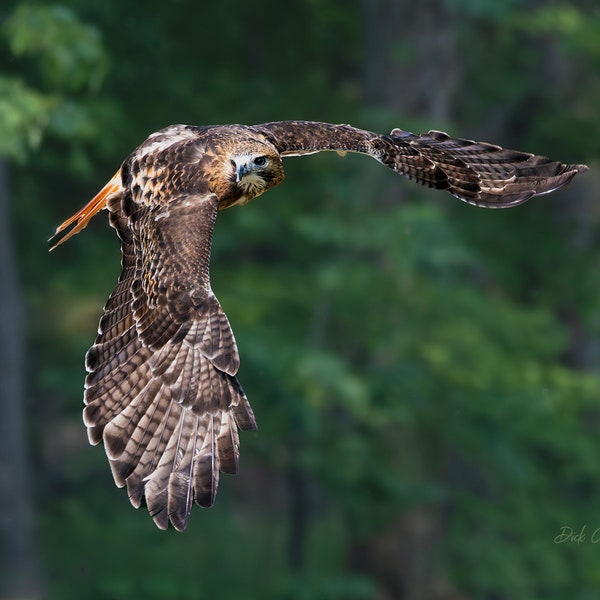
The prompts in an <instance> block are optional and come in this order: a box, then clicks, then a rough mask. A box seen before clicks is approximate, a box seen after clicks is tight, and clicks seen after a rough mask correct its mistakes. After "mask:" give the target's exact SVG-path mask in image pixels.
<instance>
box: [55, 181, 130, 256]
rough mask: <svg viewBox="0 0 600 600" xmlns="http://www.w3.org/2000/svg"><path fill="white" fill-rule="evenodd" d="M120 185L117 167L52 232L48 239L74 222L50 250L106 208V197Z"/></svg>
mask: <svg viewBox="0 0 600 600" xmlns="http://www.w3.org/2000/svg"><path fill="white" fill-rule="evenodd" d="M122 189H123V188H122V186H121V170H120V169H119V170H118V171H117V172H116V173H115V175H114V177H113V178H112V179H111V180H110V181H109V182H108V183H107V184H106V185H105V186H104V187H103V188H102V189H101V190H100V191H99V192H98V193H97V194H96V195H95V196H94V197H93V198H92V199H91V200H90V201H89V202H88V203H87V204H86V205H85V206H84V207H83V208H82V209H81V210H79V211H77V212H76V213H75V214H74V215H73V216H72V217H70V218H69V219H67V220H66V221H65V222H64V223H62V224H61V225H60V226H59V227H58V228H57V229H56V231H55V232H54V235H53V236H52V237H51V238H50V239H49V240H48V241H49V242H51V241H53V240H54V239H55V238H56V236H57V235H58V234H59V233H60V232H61V231H64V230H65V229H66V228H67V227H69V226H70V225H72V224H73V223H75V221H77V223H76V224H75V227H73V229H71V231H69V232H68V233H67V234H65V235H64V236H63V237H62V238H61V239H59V240H58V241H57V242H56V243H55V244H54V245H53V246H52V247H51V248H50V250H54V248H56V246H60V245H61V244H62V243H63V242H66V241H67V240H68V239H69V238H70V237H71V236H73V235H75V234H76V233H79V232H80V231H81V230H82V229H85V227H86V226H87V224H88V223H89V222H90V219H91V218H92V217H93V216H94V215H95V214H96V213H97V212H99V211H101V210H102V209H103V208H106V203H107V202H108V199H109V197H110V196H112V195H113V194H116V193H118V192H120V191H121V190H122Z"/></svg>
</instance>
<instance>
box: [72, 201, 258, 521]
mask: <svg viewBox="0 0 600 600" xmlns="http://www.w3.org/2000/svg"><path fill="white" fill-rule="evenodd" d="M125 202H126V195H125V194H122V195H116V196H114V197H113V198H112V199H110V200H109V206H108V208H109V210H110V211H111V224H112V225H113V226H114V227H115V229H116V230H117V232H118V234H119V237H120V238H121V244H122V252H123V258H122V267H123V269H122V272H121V276H120V278H119V281H118V284H117V287H116V289H115V290H114V291H113V293H112V294H111V296H110V298H109V300H108V302H107V304H106V306H105V308H104V315H103V317H102V319H101V321H100V326H99V330H98V331H99V333H98V337H97V339H96V342H95V344H94V345H93V346H92V347H91V348H90V350H89V352H88V354H87V359H86V366H87V369H88V372H89V373H88V376H87V378H86V390H85V403H86V404H87V406H86V408H85V411H84V420H85V423H86V425H87V427H88V434H89V438H90V441H91V442H92V443H94V444H96V443H98V442H100V441H102V440H104V445H105V449H106V453H107V455H108V457H109V460H110V465H111V469H112V472H113V476H114V479H115V482H116V483H117V485H118V486H119V487H121V486H124V485H127V491H128V493H129V497H130V499H131V502H132V503H133V504H134V505H135V506H139V505H140V502H141V499H142V496H145V497H146V504H147V505H148V509H149V511H150V513H151V514H152V517H153V518H154V521H155V522H156V524H157V525H158V526H159V527H160V528H162V529H166V528H167V527H168V524H169V520H170V521H171V522H172V523H173V525H174V526H175V528H176V529H179V530H182V529H184V528H185V526H186V524H187V520H188V516H189V513H190V510H191V507H192V502H193V501H194V500H195V502H196V503H197V504H200V505H202V506H210V505H212V504H213V502H214V499H215V494H216V491H217V485H218V479H219V470H221V471H223V472H226V473H235V472H236V470H237V466H238V457H239V442H238V432H237V427H238V426H239V427H240V429H255V428H256V423H255V420H254V416H253V414H252V410H251V408H250V405H249V403H248V401H247V399H246V396H245V395H244V392H243V391H242V388H241V387H240V385H239V383H238V381H237V379H236V377H235V374H236V372H237V370H238V366H239V357H238V352H237V347H236V343H235V339H234V337H233V333H232V331H231V328H230V326H229V322H228V320H227V317H226V316H225V314H224V313H223V311H222V309H221V307H220V305H219V302H218V301H217V298H216V297H215V295H214V294H213V292H212V290H211V288H210V281H209V259H210V246H211V239H212V231H213V227H214V222H215V218H216V215H217V209H218V202H217V199H216V198H215V196H213V195H211V194H205V195H192V196H181V197H177V198H171V199H169V204H168V208H165V207H162V208H156V207H143V206H139V205H134V204H130V205H129V206H128V207H124V206H123V203H125ZM126 215H127V216H126Z"/></svg>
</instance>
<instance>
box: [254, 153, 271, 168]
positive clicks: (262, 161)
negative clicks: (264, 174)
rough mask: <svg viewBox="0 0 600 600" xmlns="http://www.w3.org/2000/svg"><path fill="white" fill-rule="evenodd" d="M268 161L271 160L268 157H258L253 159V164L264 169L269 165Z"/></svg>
mask: <svg viewBox="0 0 600 600" xmlns="http://www.w3.org/2000/svg"><path fill="white" fill-rule="evenodd" d="M267 160H269V159H268V158H267V157H266V156H257V157H256V158H254V159H252V162H253V164H255V165H256V166H257V167H264V166H265V165H266V164H267Z"/></svg>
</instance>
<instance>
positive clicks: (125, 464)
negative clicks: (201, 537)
mask: <svg viewBox="0 0 600 600" xmlns="http://www.w3.org/2000/svg"><path fill="white" fill-rule="evenodd" d="M322 150H333V151H338V152H339V153H345V152H358V153H361V154H366V155H368V156H371V157H372V158H374V159H376V160H377V161H379V162H380V163H382V164H383V165H385V166H386V167H389V168H390V169H393V170H394V171H396V172H397V173H400V174H401V175H404V176H406V177H408V178H409V179H412V180H413V181H415V182H416V183H419V184H421V185H424V186H427V187H430V188H434V189H438V190H446V191H448V192H450V193H451V194H452V195H453V196H456V197H457V198H459V199H460V200H463V201H464V202H468V203H469V204H473V205H475V206H481V207H486V208H500V207H509V206H516V205H518V204H521V203H522V202H525V201H526V200H529V199H530V198H532V197H534V196H538V195H541V194H547V193H549V192H552V191H554V190H556V189H558V188H560V187H562V186H563V185H565V184H567V183H568V182H569V181H570V180H571V179H572V178H573V177H574V176H575V175H576V174H577V173H582V172H584V171H585V170H587V167H586V166H585V165H576V164H573V165H570V164H562V163H560V162H556V161H551V160H549V159H547V158H545V157H542V156H535V155H533V154H528V153H525V152H518V151H514V150H506V149H503V148H501V147H499V146H495V145H492V144H487V143H483V142H474V141H470V140H464V139H456V138H452V137H449V136H448V135H447V134H445V133H442V132H440V131H430V132H429V133H426V134H420V135H415V134H413V133H409V132H407V131H402V130H401V129H394V130H393V131H392V132H391V133H390V134H389V135H379V134H376V133H372V132H369V131H364V130H361V129H356V128H354V127H351V126H349V125H332V124H328V123H318V122H308V121H282V122H274V123H266V124H263V125H256V126H244V125H226V126H206V127H196V126H189V125H173V126H171V127H167V128H166V129H162V130H161V131H158V132H156V133H153V134H152V135H151V136H150V137H149V138H148V139H147V140H146V141H144V142H143V143H142V144H141V145H140V146H139V147H138V148H137V149H136V150H134V151H133V153H132V154H131V155H130V156H129V157H128V158H126V159H125V161H124V162H123V164H122V165H121V167H120V168H119V170H118V171H117V173H116V174H115V176H114V177H113V178H112V179H111V180H110V181H109V182H108V183H107V184H106V185H105V186H104V188H103V189H102V190H101V191H100V192H99V193H98V194H97V195H96V196H95V197H94V198H93V199H92V200H91V202H90V203H89V204H87V205H86V206H85V207H84V208H83V209H81V210H80V211H79V212H77V213H76V214H75V215H73V216H72V217H71V218H70V219H68V220H67V221H65V222H64V223H63V224H62V225H60V227H58V229H57V230H56V233H55V235H54V236H53V238H52V239H56V240H59V241H58V242H57V243H56V244H55V246H53V247H56V246H57V245H59V244H61V243H62V242H64V241H65V240H67V239H68V238H69V237H71V236H72V235H73V234H75V233H77V232H79V231H81V230H82V229H83V228H84V227H85V226H86V225H87V223H88V221H89V220H90V219H91V218H92V217H93V216H94V214H96V213H97V212H98V211H100V210H101V209H103V208H106V209H108V212H109V219H110V224H111V225H112V227H113V228H114V229H116V231H117V234H118V236H119V238H120V240H121V250H122V271H121V274H120V276H119V279H118V282H117V286H116V288H115V289H114V291H113V292H112V294H111V295H110V297H109V299H108V301H107V303H106V305H105V307H104V313H103V315H102V318H101V319H100V324H99V327H98V335H97V337H96V341H95V343H94V345H93V346H92V347H91V348H90V349H89V351H88V353H87V355H86V369H87V376H86V380H85V393H84V402H85V408H84V411H83V420H84V422H85V425H86V427H87V432H88V437H89V440H90V442H91V443H92V444H98V443H99V442H101V441H102V442H103V443H104V448H105V450H106V454H107V456H108V460H109V463H110V467H111V470H112V474H113V477H114V480H115V482H116V484H117V486H119V487H123V486H127V492H128V494H129V498H130V500H131V503H132V504H133V505H134V506H135V507H139V506H140V504H141V501H142V498H144V497H145V501H146V504H147V507H148V510H149V512H150V514H151V516H152V518H153V519H154V521H155V523H156V525H157V526H158V527H159V528H161V529H166V528H168V526H169V522H171V524H172V525H173V526H174V527H175V529H177V530H180V531H181V530H183V529H185V527H186V525H187V522H188V518H189V515H190V511H191V508H192V504H193V503H194V502H195V503H196V504H199V505H200V506H211V505H212V504H213V503H214V501H215V495H216V493H217V486H218V483H219V472H223V473H235V472H236V471H237V469H238V461H239V437H238V430H239V429H241V430H250V429H256V420H255V418H254V414H253V412H252V409H251V407H250V404H249V403H248V399H247V398H246V395H245V394H244V391H243V390H242V387H241V386H240V383H239V382H238V380H237V378H236V373H237V371H238V367H239V364H240V359H239V355H238V349H237V346H236V342H235V338H234V336H233V332H232V330H231V327H230V325H229V321H228V320H227V317H226V316H225V313H224V312H223V310H222V308H221V306H220V304H219V301H218V300H217V298H216V296H215V294H214V293H213V291H212V289H211V285H210V276H209V262H210V251H211V240H212V235H213V228H214V224H215V219H216V217H217V212H218V211H219V210H221V209H224V208H228V207H230V206H235V205H238V204H241V205H243V204H246V203H247V202H249V201H250V200H252V199H253V198H256V197H257V196H259V195H261V194H262V193H264V192H266V191H267V190H268V189H269V188H271V187H273V186H275V185H277V184H279V183H281V182H282V181H283V178H284V171H283V162H282V159H284V158H286V157H288V156H299V155H303V154H311V153H314V152H319V151H322ZM70 226H73V227H72V229H71V230H70V231H68V232H66V231H65V230H66V229H67V228H68V227H70ZM61 232H65V233H63V237H62V238H60V239H59V238H58V237H57V236H58V234H60V233H61Z"/></svg>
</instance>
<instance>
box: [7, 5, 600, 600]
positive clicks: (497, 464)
mask: <svg viewBox="0 0 600 600" xmlns="http://www.w3.org/2000/svg"><path fill="white" fill-rule="evenodd" d="M428 4H431V7H430V8H429V10H430V11H432V14H434V13H435V12H436V11H438V12H440V14H441V13H443V14H444V16H445V21H444V23H445V25H444V27H445V29H444V30H443V31H434V30H430V31H411V30H410V23H411V22H412V21H411V19H410V18H409V17H412V16H414V14H415V13H417V12H420V13H424V14H425V13H427V10H428V8H426V7H427V5H428ZM415 5H416V3H413V2H408V1H405V2H404V1H400V0H398V1H397V2H392V1H391V0H387V1H386V0H377V1H373V2H367V1H364V2H362V3H361V2H358V0H355V1H350V2H349V1H347V0H319V1H316V0H293V1H290V2H286V3H282V2H280V1H277V2H276V1H275V0H262V1H261V2H259V3H256V2H250V3H247V2H236V1H234V0H223V1H222V2H214V3H204V2H190V1H187V0H178V1H176V2H172V3H164V2H156V1H153V0H151V1H145V2H141V1H138V0H135V1H132V2H127V3H125V2H120V1H119V2H117V1H116V0H104V1H103V2H98V3H89V2H84V1H83V0H70V1H66V0H65V1H62V2H60V4H57V3H49V2H48V3H38V4H30V3H24V2H14V1H7V2H4V4H3V6H2V8H0V18H2V23H3V24H2V29H1V38H0V42H1V44H2V52H1V53H0V153H1V154H2V155H3V156H4V157H6V159H7V160H8V161H10V178H11V192H12V206H11V209H12V218H13V223H14V233H15V239H16V244H17V250H18V260H19V268H20V272H21V276H22V282H23V286H24V292H25V301H26V306H27V325H28V331H27V336H28V368H29V372H28V374H27V375H28V381H29V384H28V398H27V412H28V415H29V422H28V426H29V432H28V433H29V439H30V447H31V449H30V453H31V460H32V463H33V464H32V469H33V473H34V489H33V493H34V503H35V507H36V518H37V540H38V542H39V548H40V557H41V562H42V567H43V586H44V588H45V589H46V591H47V597H49V598H56V599H59V598H60V599H61V600H68V599H70V598H73V599H78V600H82V599H83V600H84V599H88V598H89V599H109V598H110V599H119V600H126V599H134V598H141V597H144V598H147V599H154V598H156V599H159V598H178V599H179V598H181V599H186V598H189V599H204V598H293V599H298V600H300V599H302V600H304V599H312V598H315V599H316V598H318V599H332V600H333V599H338V598H339V599H342V598H344V599H353V598H355V599H359V598H360V599H366V598H373V599H375V598H425V599H426V598H439V599H441V598H485V599H490V600H491V599H500V598H507V599H508V598H510V599H511V600H529V599H532V598H547V599H557V600H562V599H564V598H572V599H579V600H587V599H589V598H594V597H596V596H597V595H600V544H599V545H595V544H594V543H592V539H591V537H590V536H591V534H592V533H593V531H594V530H595V529H596V528H598V527H600V467H599V466H598V456H599V455H600V442H599V436H598V434H599V431H598V429H599V425H598V424H599V422H600V421H599V417H600V411H599V407H600V379H599V378H598V359H599V356H598V354H599V353H598V347H599V337H598V334H599V331H598V323H599V316H600V313H599V310H598V308H599V306H600V304H599V301H600V289H598V288H599V287H600V285H599V278H598V274H597V269H598V262H599V260H600V244H599V242H598V236H597V229H598V223H599V219H600V211H599V210H598V200H599V198H598V181H599V180H598V176H597V174H595V173H594V167H596V168H597V166H598V139H600V135H599V133H600V112H599V111H598V106H599V105H600V77H599V73H600V11H599V10H598V7H597V5H596V3H594V2H586V1H584V0H578V1H574V2H569V3H562V2H559V1H548V2H535V1H533V0H512V1H510V2H494V3H483V2H474V1H472V0H446V1H445V2H443V1H441V0H440V1H434V2H431V3H428V2H423V3H419V5H420V8H416V7H415ZM386 11H387V12H386ZM386 15H388V16H389V18H386ZM394 19H395V20H394ZM366 23H370V24H371V25H373V23H374V24H375V25H376V26H377V27H378V28H379V30H378V31H379V33H380V34H381V35H380V39H381V40H382V41H381V42H380V44H379V46H378V47H377V48H378V53H373V52H371V50H372V49H373V47H372V46H371V47H370V46H369V38H368V36H366V35H365V29H366ZM391 33H393V35H391ZM444 35H450V36H451V37H452V39H454V45H453V49H454V50H453V51H454V52H455V58H456V61H455V63H453V67H452V68H453V71H452V73H451V75H453V76H454V78H455V79H456V83H455V85H454V86H453V87H444V86H443V85H442V83H441V81H440V80H439V79H438V77H439V76H440V72H436V68H438V65H436V63H435V61H431V60H429V61H426V60H425V59H424V57H427V56H428V54H427V48H428V46H427V44H432V45H433V44H434V43H435V42H436V40H439V39H442V36H444ZM416 40H418V41H419V45H417V44H416ZM442 60H443V57H441V58H440V61H442ZM382 65H387V70H384V72H383V74H382V75H381V77H380V78H379V79H377V78H376V79H375V83H373V77H372V74H373V73H375V72H376V71H377V69H379V68H381V67H382ZM429 71H431V80H432V81H433V85H432V86H430V87H429V88H427V87H426V89H428V90H429V91H428V94H429V96H427V98H429V97H433V98H438V97H439V98H442V99H443V100H444V102H445V106H446V108H445V110H444V111H442V112H441V113H436V112H435V111H434V110H433V109H430V108H428V107H429V106H430V105H429V104H428V103H427V102H424V103H422V105H418V104H417V105H416V107H415V106H412V105H410V104H409V102H408V100H407V98H408V97H409V96H410V92H411V89H412V86H413V85H415V86H416V85H417V83H418V81H413V79H411V77H412V75H414V74H417V75H414V76H415V80H418V78H419V77H421V76H423V74H425V75H427V73H429ZM441 75H444V76H445V75H447V73H441ZM398 82H400V83H398ZM438 83H439V89H438V87H437V86H438ZM394 85H396V86H398V87H397V89H398V90H399V91H400V92H401V93H399V94H397V95H394V94H393V93H391V92H389V90H393V89H394ZM385 90H388V92H385ZM386 94H387V95H386ZM431 106H434V103H432V104H431ZM439 115H441V117H440V116H439ZM434 117H435V118H441V119H443V122H439V121H434ZM287 118H302V119H315V120H325V121H333V122H350V123H352V124H355V125H357V126H362V127H365V128H372V129H377V130H381V131H388V130H390V129H391V128H392V127H396V126H399V127H402V128H404V129H410V130H413V129H414V130H419V129H421V128H424V129H427V128H429V127H431V128H438V129H445V130H448V131H449V132H450V133H452V134H456V135H463V136H470V137H479V138H484V139H485V138H490V140H491V141H497V142H499V143H502V144H504V145H509V146H512V147H520V148H521V149H525V150H530V151H533V152H538V153H542V154H547V155H550V156H552V157H554V158H558V159H561V160H563V161H565V162H586V163H588V164H590V165H591V167H592V172H591V173H589V174H587V175H586V176H585V177H582V178H580V180H579V181H577V182H575V183H574V184H573V185H572V186H571V187H570V188H569V189H568V190H566V191H564V192H560V193H557V194H555V195H553V196H551V197H548V198H539V199H537V200H535V201H533V202H531V203H530V204H528V205H525V206H523V207H519V208H517V209H514V210H507V211H485V210H479V209H475V208H472V207H469V206H466V205H462V204H461V203H459V202H457V201H455V200H453V199H452V198H450V196H447V197H446V196H445V195H440V194H433V193H430V192H429V191H427V190H421V189H416V187H415V186H414V185H412V184H408V183H407V184H404V182H399V181H398V178H396V177H395V176H394V175H393V174H392V173H388V172H386V171H385V170H384V169H381V168H380V167H379V166H378V165H377V164H376V163H374V162H372V161H368V160H366V159H364V157H355V156H348V157H346V158H345V159H344V160H341V159H340V158H339V157H337V156H335V155H334V156H330V155H317V156H314V157H308V158H304V159H294V160H289V161H287V162H286V174H287V181H286V183H285V185H284V186H281V187H280V188H277V189H275V190H273V191H271V192H269V194H268V195H267V196H265V197H261V198H259V199H258V200H256V201H255V202H253V203H252V204H250V205H249V206H248V207H246V208H244V209H243V210H239V209H236V210H232V211H226V212H224V213H222V214H221V215H220V217H219V222H218V223H217V230H216V234H215V241H214V255H213V266H214V268H213V289H214V290H215V291H216V293H217V295H218V296H219V298H220V300H221V303H222V305H223V307H224V308H225V310H226V312H227V314H228V315H229V318H230V320H231V322H232V325H233V328H234V331H235V333H236V338H237V340H238V345H239V347H240V354H241V356H242V368H241V371H240V380H241V381H242V383H243V385H244V388H245V390H246V392H247V394H248V396H249V398H250V400H251V402H252V405H253V407H254V410H255V413H256V416H257V419H258V422H259V427H260V431H259V432H258V433H257V434H244V435H242V439H241V442H242V464H241V471H242V472H241V473H240V474H239V475H238V476H237V477H235V478H229V477H224V478H223V481H222V485H221V490H220V492H219V496H218V501H217V505H216V506H215V507H214V508H213V509H210V510H201V509H199V508H197V509H195V510H194V511H193V513H192V517H191V523H190V526H189V528H188V530H187V531H186V533H185V534H177V533H176V532H174V531H168V532H160V531H157V530H155V528H154V526H153V524H152V522H151V520H150V518H149V517H148V515H147V514H146V512H145V510H144V509H142V510H140V511H137V512H136V511H135V510H133V509H132V508H131V506H130V505H129V503H128V500H127V497H126V494H125V493H124V492H123V491H119V490H117V489H116V488H115V487H114V485H113V483H112V480H111V475H110V471H109V469H108V466H107V464H106V459H105V456H104V453H103V451H102V449H101V448H91V447H89V446H88V445H87V441H86V436H85V431H84V428H83V425H82V423H81V417H80V412H81V388H82V383H83V377H84V368H83V360H82V359H83V355H84V353H85V351H86V349H87V348H88V347H89V345H90V344H91V342H92V341H93V335H94V331H95V328H96V325H97V320H98V318H99V314H100V309H101V306H102V305H103V303H104V301H105V299H106V297H107V296H108V293H109V291H110V290H111V289H112V286H113V284H114V282H115V280H116V277H117V274H118V270H119V249H118V243H117V239H116V237H115V236H114V235H113V232H112V231H111V230H110V229H109V228H108V227H107V224H106V219H103V218H102V217H99V218H97V219H96V220H95V221H94V222H93V223H92V224H91V225H90V227H88V229H87V230H86V231H85V233H84V234H83V235H80V236H77V237H76V238H74V239H73V240H72V241H70V242H69V243H68V244H67V245H65V246H63V247H61V248H60V249H59V250H57V251H56V252H54V253H52V254H51V255H48V254H47V253H46V246H45V244H44V240H45V239H47V238H48V237H49V234H50V233H51V232H52V231H53V229H54V228H55V227H56V225H57V224H58V223H59V222H61V221H62V220H63V219H64V218H65V217H67V216H68V215H70V214H71V213H73V212H74V211H75V210H76V209H78V208H79V207H80V206H81V205H83V204H84V203H85V202H87V200H88V199H89V198H90V197H91V196H92V195H93V194H94V192H95V191H96V190H97V189H99V188H100V187H101V186H102V185H103V184H104V183H105V181H106V180H108V179H109V178H110V176H111V175H112V174H113V173H114V171H115V169H116V168H117V167H118V165H119V164H120V162H121V161H122V160H123V158H124V157H125V156H126V155H127V154H128V153H129V152H130V151H131V150H132V149H133V148H134V147H135V146H136V145H137V144H138V143H140V142H141V141H142V140H143V139H144V138H145V137H146V136H147V135H148V134H149V133H151V132H152V131H155V130H157V129H159V128H161V127H163V126H166V125H168V124H170V123H176V122H185V123H193V124H208V123H232V122H240V123H256V122H263V121H269V120H276V119H287ZM440 196H441V197H440ZM563 526H569V527H572V528H573V529H574V530H577V531H579V530H580V529H581V528H582V527H583V526H586V527H587V532H588V536H587V539H586V541H585V542H584V543H581V544H577V543H574V542H565V543H562V544H557V543H555V538H556V536H557V535H558V534H559V533H560V531H561V530H560V528H561V527H563Z"/></svg>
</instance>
